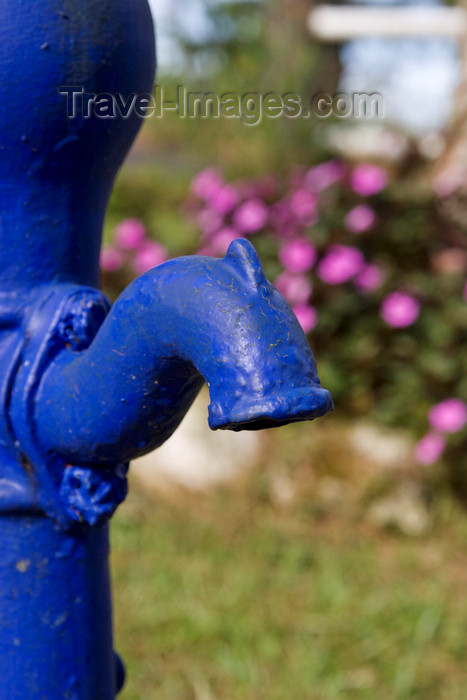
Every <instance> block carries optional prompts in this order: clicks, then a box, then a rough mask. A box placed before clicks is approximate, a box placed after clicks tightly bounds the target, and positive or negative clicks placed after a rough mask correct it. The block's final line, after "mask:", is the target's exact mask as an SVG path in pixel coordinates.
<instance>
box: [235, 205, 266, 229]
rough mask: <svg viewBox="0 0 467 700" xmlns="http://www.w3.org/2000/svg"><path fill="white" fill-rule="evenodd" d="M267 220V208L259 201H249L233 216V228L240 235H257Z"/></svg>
mask: <svg viewBox="0 0 467 700" xmlns="http://www.w3.org/2000/svg"><path fill="white" fill-rule="evenodd" d="M267 220H268V208H267V206H266V204H265V203H264V202H263V201H262V200H261V199H249V200H247V201H246V202H244V203H243V204H241V205H240V206H239V207H238V209H237V210H236V211H235V214H234V226H235V228H236V229H238V231H240V233H257V231H260V230H261V229H262V228H263V227H264V226H265V225H266V222H267Z"/></svg>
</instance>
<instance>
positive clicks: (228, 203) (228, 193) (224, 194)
mask: <svg viewBox="0 0 467 700" xmlns="http://www.w3.org/2000/svg"><path fill="white" fill-rule="evenodd" d="M237 204H238V193H237V190H236V189H235V187H234V186H233V185H224V186H223V187H220V188H219V189H217V190H216V191H215V192H214V194H213V195H212V197H210V198H209V205H210V206H211V208H212V209H214V211H216V212H219V214H228V213H229V212H230V211H232V209H233V208H234V207H235V206H236V205H237Z"/></svg>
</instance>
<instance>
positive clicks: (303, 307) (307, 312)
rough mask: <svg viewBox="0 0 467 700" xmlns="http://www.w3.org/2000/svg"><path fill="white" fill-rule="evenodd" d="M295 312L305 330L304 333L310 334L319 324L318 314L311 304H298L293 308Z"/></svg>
mask: <svg viewBox="0 0 467 700" xmlns="http://www.w3.org/2000/svg"><path fill="white" fill-rule="evenodd" d="M293 312H294V314H295V316H296V317H297V319H298V322H299V324H300V325H301V327H302V328H303V332H304V333H309V332H310V331H311V330H313V328H314V327H315V326H316V324H317V322H318V312H317V311H316V309H315V308H314V307H313V306H310V305H309V304H298V305H297V306H294V307H293Z"/></svg>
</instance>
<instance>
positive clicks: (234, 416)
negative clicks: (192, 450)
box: [209, 386, 334, 432]
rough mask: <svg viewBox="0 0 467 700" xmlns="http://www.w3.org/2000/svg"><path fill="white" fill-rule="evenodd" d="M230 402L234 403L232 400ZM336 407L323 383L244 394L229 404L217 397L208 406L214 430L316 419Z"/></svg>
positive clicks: (210, 425) (210, 421)
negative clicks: (282, 392) (265, 393)
mask: <svg viewBox="0 0 467 700" xmlns="http://www.w3.org/2000/svg"><path fill="white" fill-rule="evenodd" d="M230 403H232V402H231V401H230ZM333 410H334V403H333V400H332V397H331V394H330V393H329V391H327V390H326V389H323V388H322V387H320V386H317V387H312V388H310V387H298V388H295V389H292V390H290V391H288V392H287V395H286V396H285V397H284V396H280V395H279V394H274V395H271V396H259V397H258V398H257V399H255V398H254V397H251V396H247V397H243V398H241V399H240V400H237V401H235V402H234V403H233V404H232V405H229V400H228V398H227V400H226V402H225V404H223V403H222V402H221V401H218V400H217V401H214V402H212V403H211V404H210V406H209V427H210V428H211V430H234V431H236V432H238V431H240V430H264V429H266V428H277V427H279V426H282V425H287V424H288V423H298V422H300V421H307V420H314V419H315V418H319V417H320V416H324V415H325V414H326V413H330V412H331V411H333Z"/></svg>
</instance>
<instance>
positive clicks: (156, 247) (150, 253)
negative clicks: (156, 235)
mask: <svg viewBox="0 0 467 700" xmlns="http://www.w3.org/2000/svg"><path fill="white" fill-rule="evenodd" d="M166 260H167V251H166V249H165V248H164V247H163V246H161V245H160V243H156V241H148V242H147V243H146V244H145V245H144V246H143V248H141V250H139V251H138V252H137V253H136V255H135V257H134V259H133V263H132V264H133V269H134V270H135V272H136V273H137V274H138V275H142V274H143V272H146V271H147V270H150V269H151V268H153V267H156V266H157V265H160V264H161V263H163V262H165V261H166Z"/></svg>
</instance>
